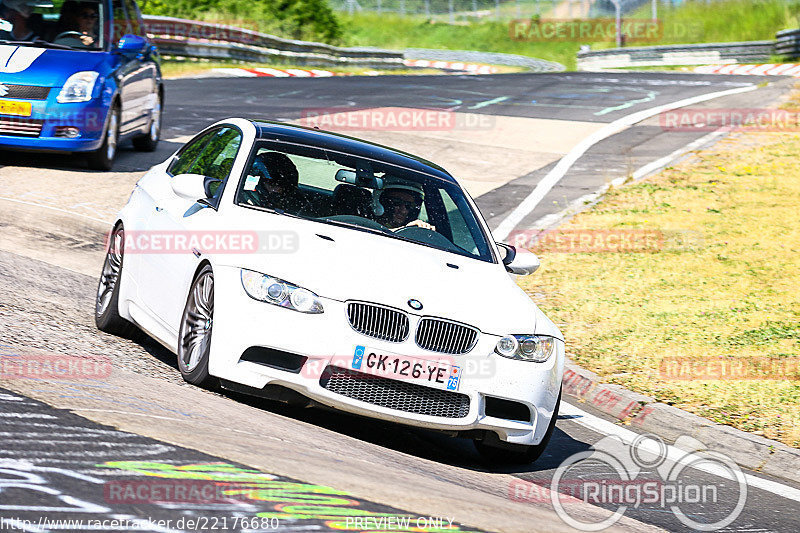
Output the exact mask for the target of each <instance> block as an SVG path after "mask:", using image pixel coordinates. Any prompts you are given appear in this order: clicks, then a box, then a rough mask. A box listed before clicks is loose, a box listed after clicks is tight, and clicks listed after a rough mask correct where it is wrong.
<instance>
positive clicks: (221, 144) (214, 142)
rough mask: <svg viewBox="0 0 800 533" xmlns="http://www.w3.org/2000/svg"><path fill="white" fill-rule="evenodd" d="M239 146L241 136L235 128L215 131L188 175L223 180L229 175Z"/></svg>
mask: <svg viewBox="0 0 800 533" xmlns="http://www.w3.org/2000/svg"><path fill="white" fill-rule="evenodd" d="M240 144H242V134H241V133H240V132H239V130H237V129H235V128H221V129H219V130H217V132H216V133H215V134H214V136H213V137H211V140H210V141H209V143H208V144H207V145H206V147H205V148H204V149H203V152H202V153H201V154H200V157H198V158H197V160H196V161H195V162H194V164H193V165H192V167H191V169H190V170H189V173H191V174H201V175H203V176H208V177H209V178H214V179H218V180H224V179H225V178H227V177H228V174H230V173H231V168H232V167H233V162H234V161H235V160H236V154H237V152H238V151H239V145H240Z"/></svg>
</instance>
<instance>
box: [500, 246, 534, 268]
mask: <svg viewBox="0 0 800 533" xmlns="http://www.w3.org/2000/svg"><path fill="white" fill-rule="evenodd" d="M497 245H498V246H499V247H500V249H501V250H505V252H506V255H505V256H504V257H503V264H504V265H505V267H506V270H507V271H508V272H510V273H512V274H519V275H520V276H527V275H528V274H533V273H534V272H536V270H537V269H538V268H539V265H541V262H540V261H539V258H538V257H537V256H536V254H534V253H531V252H529V251H527V250H523V251H521V252H517V249H516V248H514V247H513V246H511V245H510V244H505V243H503V242H498V243H497Z"/></svg>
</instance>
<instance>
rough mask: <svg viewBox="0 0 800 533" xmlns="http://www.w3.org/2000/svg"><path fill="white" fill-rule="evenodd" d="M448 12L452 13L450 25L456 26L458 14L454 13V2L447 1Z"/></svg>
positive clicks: (451, 0)
mask: <svg viewBox="0 0 800 533" xmlns="http://www.w3.org/2000/svg"><path fill="white" fill-rule="evenodd" d="M447 10H448V11H450V24H455V23H456V14H455V13H454V12H453V0H447Z"/></svg>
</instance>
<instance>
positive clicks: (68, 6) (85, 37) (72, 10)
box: [58, 0, 100, 46]
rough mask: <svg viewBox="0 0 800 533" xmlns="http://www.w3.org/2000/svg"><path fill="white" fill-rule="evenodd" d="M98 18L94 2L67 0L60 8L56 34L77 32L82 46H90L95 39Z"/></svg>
mask: <svg viewBox="0 0 800 533" xmlns="http://www.w3.org/2000/svg"><path fill="white" fill-rule="evenodd" d="M99 18H100V15H99V13H98V11H97V4H96V3H93V2H75V1H72V0H67V1H66V2H64V5H63V6H62V9H61V18H60V19H59V23H58V35H62V34H65V33H78V34H80V36H79V37H78V38H79V39H80V41H81V43H82V44H83V45H84V46H91V45H93V44H94V43H95V41H96V40H97V20H98V19H99Z"/></svg>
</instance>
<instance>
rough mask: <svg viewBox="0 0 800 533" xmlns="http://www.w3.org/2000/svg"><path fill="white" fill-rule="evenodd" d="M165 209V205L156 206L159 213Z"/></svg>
mask: <svg viewBox="0 0 800 533" xmlns="http://www.w3.org/2000/svg"><path fill="white" fill-rule="evenodd" d="M163 210H164V208H163V207H158V206H156V211H157V212H159V213H160V212H161V211H163Z"/></svg>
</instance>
